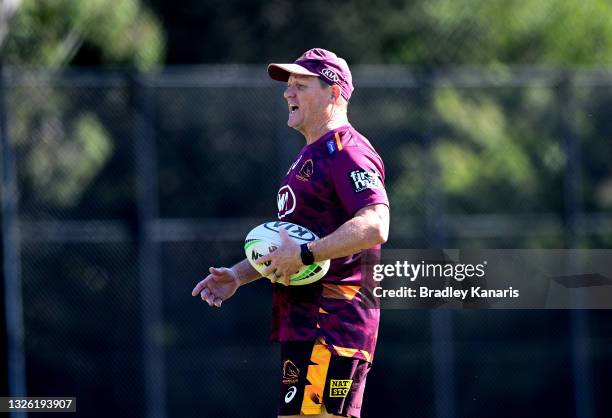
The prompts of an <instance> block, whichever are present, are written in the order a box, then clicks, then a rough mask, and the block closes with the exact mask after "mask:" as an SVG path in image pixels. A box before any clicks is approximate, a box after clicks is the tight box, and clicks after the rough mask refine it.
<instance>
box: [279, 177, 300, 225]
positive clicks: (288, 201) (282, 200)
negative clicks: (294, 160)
mask: <svg viewBox="0 0 612 418" xmlns="http://www.w3.org/2000/svg"><path fill="white" fill-rule="evenodd" d="M295 204H296V202H295V194H294V193H293V190H292V189H291V186H289V185H285V186H283V187H281V188H280V189H279V190H278V195H277V196H276V205H277V207H278V219H283V218H284V217H285V216H287V215H289V214H290V213H293V211H294V210H295Z"/></svg>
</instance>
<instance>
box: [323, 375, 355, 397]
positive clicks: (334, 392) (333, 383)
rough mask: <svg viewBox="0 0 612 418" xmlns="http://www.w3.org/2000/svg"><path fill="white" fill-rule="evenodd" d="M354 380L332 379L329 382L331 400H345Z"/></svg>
mask: <svg viewBox="0 0 612 418" xmlns="http://www.w3.org/2000/svg"><path fill="white" fill-rule="evenodd" d="M352 384H353V380H352V379H331V380H330V381H329V397H330V398H345V397H346V395H348V393H349V390H350V389H351V385H352Z"/></svg>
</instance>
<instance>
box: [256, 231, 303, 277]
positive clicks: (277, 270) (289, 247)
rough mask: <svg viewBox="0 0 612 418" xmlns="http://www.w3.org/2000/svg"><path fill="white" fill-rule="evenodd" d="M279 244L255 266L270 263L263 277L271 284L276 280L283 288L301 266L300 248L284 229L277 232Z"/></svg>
mask: <svg viewBox="0 0 612 418" xmlns="http://www.w3.org/2000/svg"><path fill="white" fill-rule="evenodd" d="M279 235H280V240H281V244H280V246H279V247H278V248H277V249H276V250H274V251H272V252H271V253H269V254H267V255H265V256H263V257H261V258H259V259H258V260H257V264H264V263H266V262H268V261H270V262H271V263H270V265H269V266H268V267H266V269H265V270H264V271H263V276H264V277H268V276H269V277H268V278H269V279H270V281H271V282H272V283H276V282H277V281H278V280H280V282H281V283H282V284H284V285H285V286H289V278H290V277H291V276H293V275H294V274H295V273H297V272H298V271H299V270H300V268H301V267H302V266H303V264H302V258H301V257H300V246H299V245H297V243H296V242H295V241H293V240H292V239H291V238H290V237H289V233H288V232H287V230H286V229H280V230H279Z"/></svg>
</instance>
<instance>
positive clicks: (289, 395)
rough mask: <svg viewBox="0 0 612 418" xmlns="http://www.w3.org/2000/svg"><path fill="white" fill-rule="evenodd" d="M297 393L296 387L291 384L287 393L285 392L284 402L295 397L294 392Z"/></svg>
mask: <svg viewBox="0 0 612 418" xmlns="http://www.w3.org/2000/svg"><path fill="white" fill-rule="evenodd" d="M296 393H297V388H296V387H295V386H291V387H290V388H289V390H288V391H287V393H286V394H285V403H289V402H291V401H292V400H293V398H295V394H296Z"/></svg>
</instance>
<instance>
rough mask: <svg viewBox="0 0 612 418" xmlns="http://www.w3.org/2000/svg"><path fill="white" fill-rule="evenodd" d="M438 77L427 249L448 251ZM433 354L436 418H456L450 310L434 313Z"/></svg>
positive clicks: (429, 155)
mask: <svg viewBox="0 0 612 418" xmlns="http://www.w3.org/2000/svg"><path fill="white" fill-rule="evenodd" d="M434 86H435V76H434V75H433V74H426V75H425V76H424V77H422V78H421V86H420V88H419V91H420V93H421V101H420V103H421V106H422V109H423V112H425V113H426V114H425V116H424V124H423V145H424V148H425V164H426V166H425V176H426V177H425V184H426V188H425V222H426V225H427V229H426V238H427V246H428V247H429V248H434V249H440V250H442V249H444V248H446V246H447V241H448V239H447V234H446V214H445V213H444V198H443V196H442V191H441V190H440V173H439V167H438V162H437V161H436V157H435V155H434V152H435V126H434V125H433V122H432V121H433V116H432V112H433V105H432V102H433V95H434ZM430 324H431V351H432V361H433V384H434V388H433V390H434V402H435V417H436V418H454V417H455V378H454V354H455V353H454V346H453V314H452V311H450V310H448V309H444V308H442V309H432V310H431V313H430Z"/></svg>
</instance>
